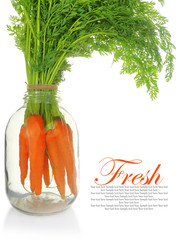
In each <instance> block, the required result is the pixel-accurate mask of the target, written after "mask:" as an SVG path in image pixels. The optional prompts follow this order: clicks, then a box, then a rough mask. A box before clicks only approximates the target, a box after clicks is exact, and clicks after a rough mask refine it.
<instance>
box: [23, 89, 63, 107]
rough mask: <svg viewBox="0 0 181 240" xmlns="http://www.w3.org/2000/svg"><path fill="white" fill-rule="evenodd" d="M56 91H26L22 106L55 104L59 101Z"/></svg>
mask: <svg viewBox="0 0 181 240" xmlns="http://www.w3.org/2000/svg"><path fill="white" fill-rule="evenodd" d="M58 93H59V92H58V90H28V91H27V92H26V93H25V95H24V104H25V106H27V104H28V103H29V102H31V103H34V104H55V103H57V102H59V101H60V100H61V99H60V97H58Z"/></svg>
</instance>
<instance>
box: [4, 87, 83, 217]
mask: <svg viewBox="0 0 181 240" xmlns="http://www.w3.org/2000/svg"><path fill="white" fill-rule="evenodd" d="M57 95H58V93H57V90H50V89H49V90H29V91H28V92H27V93H26V94H25V98H24V105H23V107H21V108H20V109H19V110H18V111H17V112H16V113H15V114H14V115H13V116H12V117H11V118H10V120H9V122H8V124H7V128H6V133H5V175H6V192H7V196H8V198H9V200H10V203H11V204H12V205H13V206H14V207H15V208H17V209H19V210H21V211H23V212H25V213H28V214H34V215H44V214H52V213H56V212H60V211H62V210H64V209H66V208H68V207H69V206H70V205H71V203H72V202H73V201H74V200H75V198H76V196H77V192H78V185H79V159H78V157H79V156H78V154H79V152H78V132H77V127H76V124H75V121H74V120H73V118H72V116H71V115H70V114H69V113H68V112H67V111H66V110H65V109H64V108H62V107H61V106H60V99H59V98H58V96H57Z"/></svg>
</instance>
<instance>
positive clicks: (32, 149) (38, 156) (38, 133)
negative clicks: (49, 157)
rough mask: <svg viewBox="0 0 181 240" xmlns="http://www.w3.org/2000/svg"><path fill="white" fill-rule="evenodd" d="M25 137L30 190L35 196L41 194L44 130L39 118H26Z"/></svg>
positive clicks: (35, 116) (41, 120)
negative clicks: (26, 138)
mask: <svg viewBox="0 0 181 240" xmlns="http://www.w3.org/2000/svg"><path fill="white" fill-rule="evenodd" d="M27 136H28V145H29V157H30V188H31V191H32V192H34V191H35V194H36V195H40V194H41V189H42V175H43V165H44V155H45V128H44V123H43V119H42V117H41V116H37V115H33V116H29V117H28V118H27Z"/></svg>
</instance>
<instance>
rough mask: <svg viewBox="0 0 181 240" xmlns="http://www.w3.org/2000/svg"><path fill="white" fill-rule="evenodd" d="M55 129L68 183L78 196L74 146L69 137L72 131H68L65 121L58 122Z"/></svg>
mask: <svg viewBox="0 0 181 240" xmlns="http://www.w3.org/2000/svg"><path fill="white" fill-rule="evenodd" d="M54 127H55V135H56V138H57V144H58V148H59V151H60V154H61V156H62V158H63V162H64V164H65V168H66V172H67V182H68V185H69V187H70V190H71V191H72V193H73V194H74V195H76V194H77V185H76V168H75V158H74V152H73V144H72V143H71V142H70V141H72V140H71V139H70V137H69V135H70V131H69V130H68V125H67V124H66V123H65V122H64V121H60V120H58V121H56V122H55V126H54Z"/></svg>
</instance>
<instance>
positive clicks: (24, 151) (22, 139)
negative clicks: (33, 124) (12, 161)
mask: <svg viewBox="0 0 181 240" xmlns="http://www.w3.org/2000/svg"><path fill="white" fill-rule="evenodd" d="M28 158H29V151H28V140H27V135H26V126H24V125H23V126H22V127H21V129H20V134H19V167H20V172H21V184H22V185H23V186H24V182H25V179H26V177H27V173H28Z"/></svg>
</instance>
